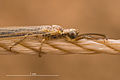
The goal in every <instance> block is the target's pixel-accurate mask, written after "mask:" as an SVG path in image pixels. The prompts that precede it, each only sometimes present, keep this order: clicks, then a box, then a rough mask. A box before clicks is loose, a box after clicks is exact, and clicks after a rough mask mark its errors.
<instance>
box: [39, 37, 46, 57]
mask: <svg viewBox="0 0 120 80" xmlns="http://www.w3.org/2000/svg"><path fill="white" fill-rule="evenodd" d="M44 42H45V39H44V38H43V39H42V41H41V42H40V43H41V44H40V48H39V50H40V52H39V57H41V53H42V46H43V43H44Z"/></svg>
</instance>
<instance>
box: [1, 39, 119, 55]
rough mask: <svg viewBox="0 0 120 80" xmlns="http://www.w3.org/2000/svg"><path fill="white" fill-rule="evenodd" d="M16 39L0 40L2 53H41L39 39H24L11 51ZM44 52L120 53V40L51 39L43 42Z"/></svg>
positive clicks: (63, 53) (66, 53) (59, 53)
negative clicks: (72, 40)
mask: <svg viewBox="0 0 120 80" xmlns="http://www.w3.org/2000/svg"><path fill="white" fill-rule="evenodd" d="M13 43H15V40H0V55H12V54H13V55H14V54H37V55H38V53H39V47H40V44H41V43H40V42H39V41H37V40H30V41H27V40H25V41H23V42H21V43H20V44H18V45H16V46H14V47H13V48H12V50H11V51H10V49H9V47H10V46H11V45H12V44H13ZM42 53H43V54H45V53H48V54H58V55H68V54H103V53H104V54H112V55H119V54H120V40H114V39H108V40H103V39H100V40H87V39H81V40H79V41H77V42H69V41H66V40H63V39H61V40H51V41H48V42H46V43H44V44H43V46H42Z"/></svg>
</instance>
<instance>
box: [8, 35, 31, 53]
mask: <svg viewBox="0 0 120 80" xmlns="http://www.w3.org/2000/svg"><path fill="white" fill-rule="evenodd" d="M28 36H29V35H28V34H27V35H25V36H24V38H23V39H21V40H19V41H17V42H15V43H14V44H13V45H12V46H11V47H10V51H12V48H13V47H14V46H16V45H18V44H19V43H21V42H22V41H24V40H25V39H26V38H27V37H28Z"/></svg>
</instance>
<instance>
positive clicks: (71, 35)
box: [0, 25, 107, 56]
mask: <svg viewBox="0 0 120 80" xmlns="http://www.w3.org/2000/svg"><path fill="white" fill-rule="evenodd" d="M30 35H35V36H34V37H37V38H41V36H39V35H42V40H41V41H40V42H41V45H40V48H39V51H40V52H39V56H41V53H42V45H43V43H44V42H45V41H48V40H53V39H65V40H67V41H73V42H74V41H78V40H80V39H90V40H97V39H107V38H106V36H105V35H103V34H97V33H85V34H80V33H79V31H78V30H76V29H64V28H62V27H61V26H59V25H52V26H49V25H43V26H26V27H20V28H19V27H14V28H0V38H6V37H20V36H23V39H21V40H19V41H17V42H16V43H15V44H13V45H12V46H11V47H10V50H11V51H12V48H13V47H14V46H16V45H17V44H19V43H21V42H22V41H24V40H25V39H26V38H27V37H29V36H30Z"/></svg>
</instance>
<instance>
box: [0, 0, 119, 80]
mask: <svg viewBox="0 0 120 80" xmlns="http://www.w3.org/2000/svg"><path fill="white" fill-rule="evenodd" d="M119 4H120V1H119V0H0V27H4V26H27V25H29V26H35V25H52V24H57V25H62V26H64V27H66V28H76V29H79V31H80V33H89V32H92V33H102V34H106V35H107V36H108V37H109V38H114V39H119V38H120V37H119V34H120V31H119V30H120V22H119V21H120V5H119ZM119 58H120V56H118V55H105V54H99V55H77V56H76V55H64V56H63V55H49V56H48V55H46V56H44V57H42V58H39V57H38V56H31V55H27V56H21V55H15V56H10V55H5V56H3V55H1V56H0V74H1V75H4V74H16V75H17V74H22V75H24V74H29V73H30V72H33V73H37V74H41V75H53V74H55V75H60V76H59V77H31V78H30V77H0V80H16V79H17V80H40V79H41V80H101V79H102V80H120V76H119V74H120V70H119V68H120V63H119V60H120V59H119Z"/></svg>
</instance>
